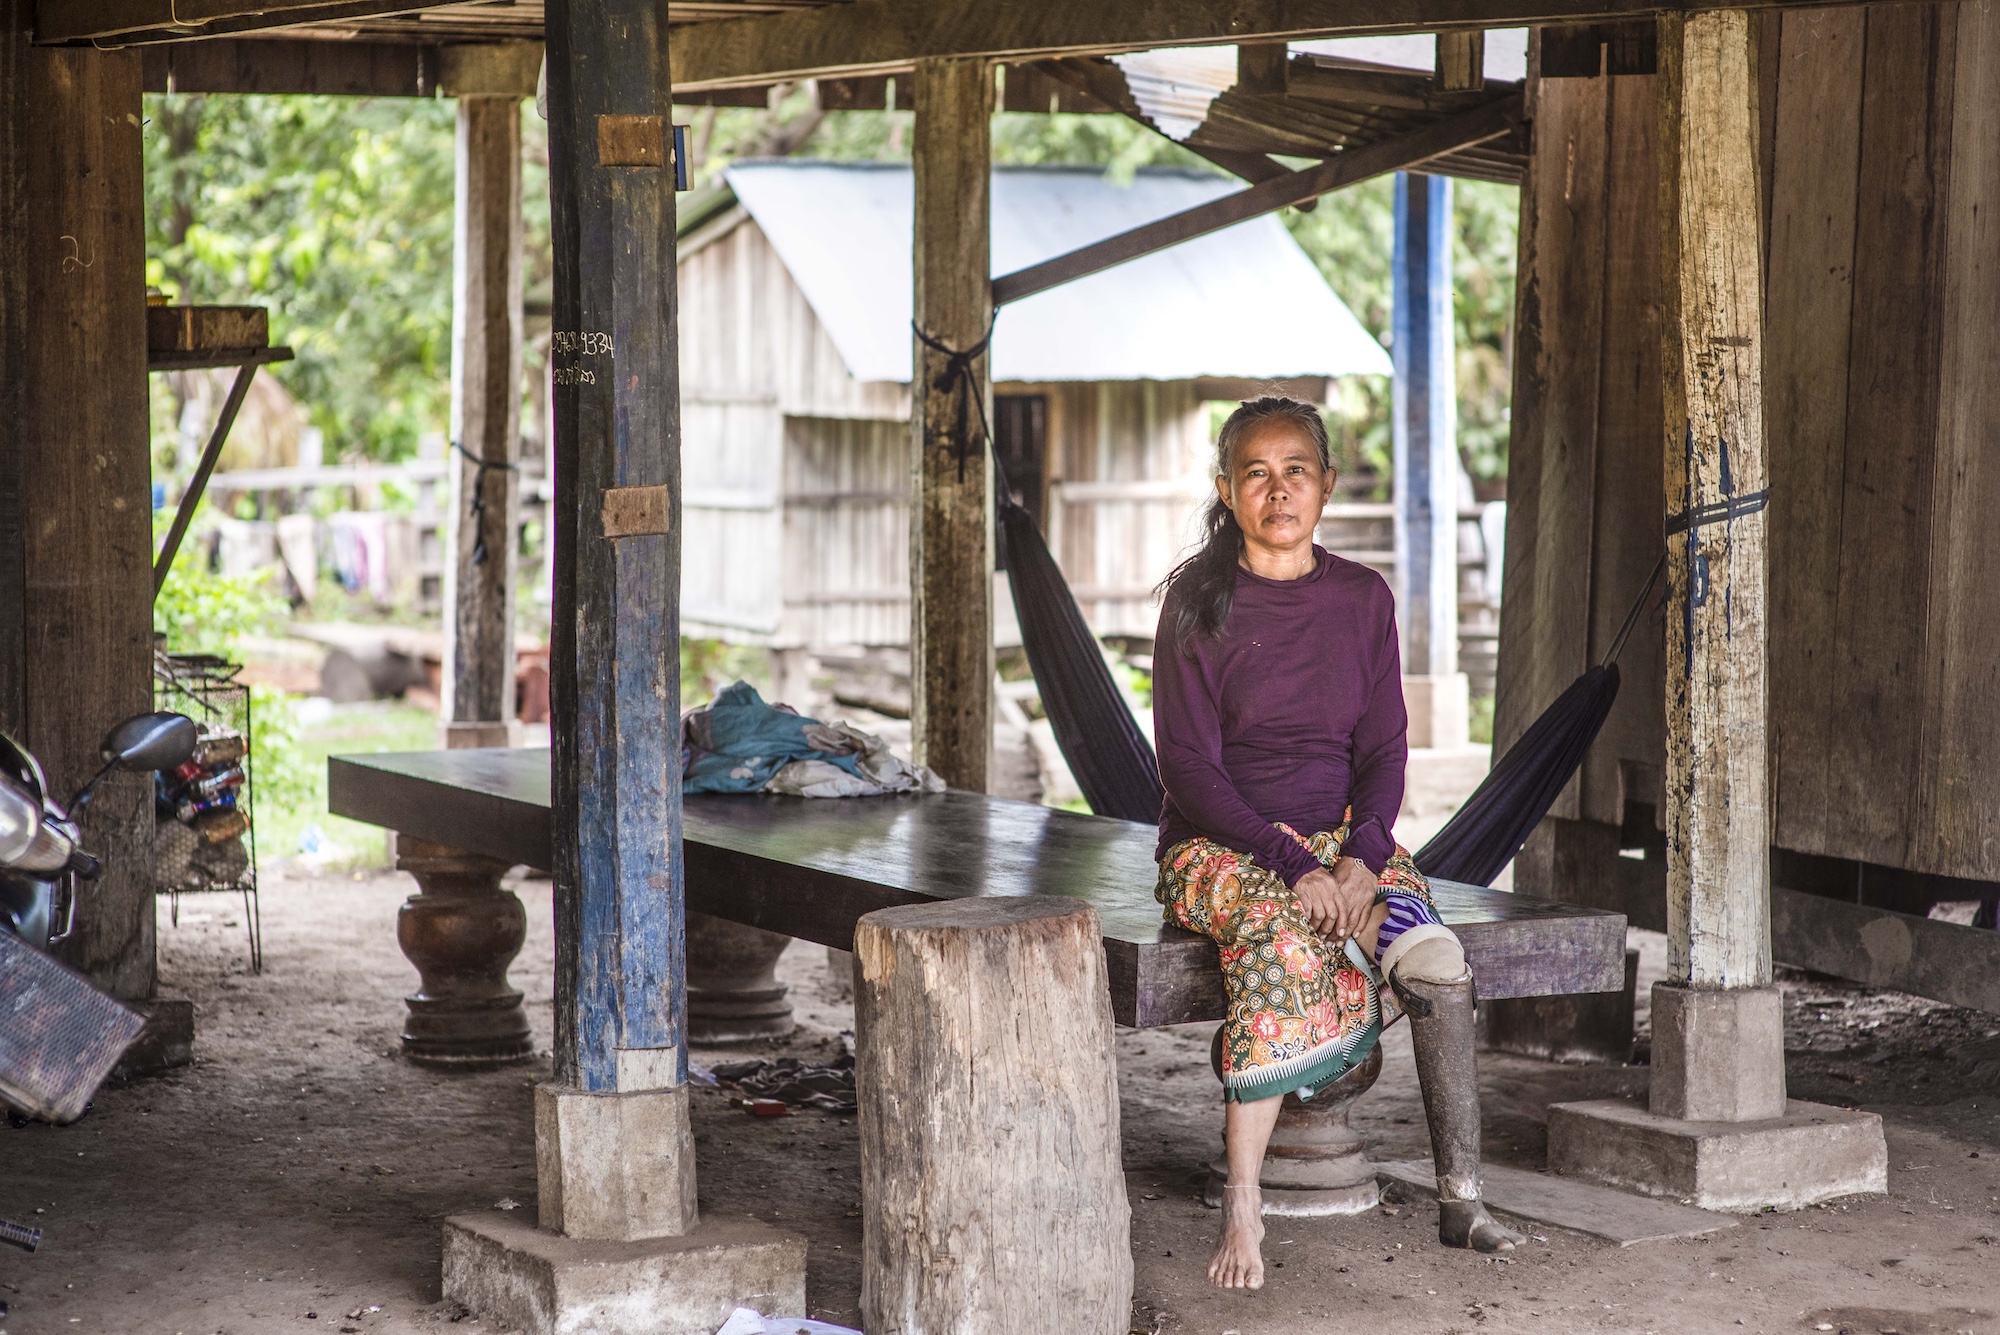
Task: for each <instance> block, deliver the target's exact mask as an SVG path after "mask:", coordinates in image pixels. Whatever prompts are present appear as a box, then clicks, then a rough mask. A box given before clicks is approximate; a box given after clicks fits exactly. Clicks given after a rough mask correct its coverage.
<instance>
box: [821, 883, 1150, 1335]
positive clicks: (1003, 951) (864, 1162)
mask: <svg viewBox="0 0 2000 1335" xmlns="http://www.w3.org/2000/svg"><path fill="white" fill-rule="evenodd" d="M854 957H855V981H854V991H855V1005H854V1010H855V1026H854V1027H855V1046H856V1072H855V1075H856V1084H857V1086H858V1090H859V1096H860V1119H861V1195H862V1267H861V1313H862V1324H863V1326H864V1328H865V1329H867V1330H871V1331H895V1332H898V1335H943V1333H944V1332H950V1333H951V1335H1046V1332H1049V1331H1063V1332H1065V1335H1125V1331H1126V1330H1127V1329H1128V1328H1129V1326H1130V1324H1131V1321H1130V1319H1131V1306H1132V1215H1131V1209H1130V1207H1129V1206H1128V1204H1127V1203H1126V1199H1125V1171H1124V1165H1123V1162H1122V1158H1121V1152H1120V1145H1119V1138H1118V1073H1117V1064H1116V1058H1115V1056H1114V1053H1113V1050H1112V1037H1113V1034H1112V1022H1111V998H1110V991H1109V988H1108V985H1107V977H1106V971H1105V964H1104V948H1103V944H1102V940H1101V934H1100V929H1099V926H1098V921H1097V914H1096V912H1095V911H1093V910H1092V909H1091V908H1090V907H1089V906H1088V905H1086V904H1082V903H1080V902H1078V901H1076V900H1071V899H1056V898H1043V897H1023V898H1005V899H961V900H952V901H946V902H941V903H933V904H918V905H910V906H908V907H903V908H892V909H881V910H878V911H876V912H874V913H870V914H867V915H866V916H864V917H863V918H862V919H861V920H860V922H859V923H858V924H857V925H856V927H855V933H854Z"/></svg>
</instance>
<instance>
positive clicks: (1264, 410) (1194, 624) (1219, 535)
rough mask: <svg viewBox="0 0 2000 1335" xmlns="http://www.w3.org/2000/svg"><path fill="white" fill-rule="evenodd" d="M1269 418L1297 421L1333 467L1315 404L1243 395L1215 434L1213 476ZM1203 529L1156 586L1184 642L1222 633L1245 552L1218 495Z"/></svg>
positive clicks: (1224, 470)
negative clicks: (1186, 554)
mask: <svg viewBox="0 0 2000 1335" xmlns="http://www.w3.org/2000/svg"><path fill="white" fill-rule="evenodd" d="M1273 420H1279V421H1287V422H1291V423H1293V424H1295V425H1296V426H1297V427H1298V428H1299V430H1301V431H1303V432H1305V434H1306V436H1307V438H1308V439H1310V440H1311V441H1312V443H1313V444H1314V445H1315V446H1317V447H1318V449H1319V462H1320V467H1322V468H1325V469H1328V470H1331V469H1332V468H1333V447H1332V445H1331V444H1330V443H1329V442H1328V441H1327V438H1326V423H1325V422H1324V421H1322V420H1321V418H1320V415H1319V409H1317V408H1315V407H1313V406H1312V405H1311V404H1310V403H1302V402H1300V401H1299V400H1297V399H1288V398H1284V397H1282V396H1280V395H1276V394H1267V395H1265V396H1264V397H1262V398H1257V399H1246V400H1245V401H1244V402H1243V403H1242V405H1241V406H1239V407H1238V408H1237V409H1236V411H1235V412H1233V413H1231V414H1229V420H1228V421H1226V422H1224V423H1223V424H1222V431H1221V433H1220V434H1219V435H1217V436H1216V438H1215V475H1216V476H1217V477H1222V478H1226V477H1228V476H1229V456H1230V453H1231V452H1232V451H1233V450H1234V449H1235V448H1236V442H1237V441H1239V440H1241V439H1242V438H1243V436H1244V434H1245V433H1246V432H1248V431H1249V430H1250V429H1251V428H1252V427H1255V426H1258V425H1260V424H1262V423H1264V422H1269V421H1273ZM1202 530H1203V533H1204V535H1205V536H1204V537H1203V538H1202V543H1201V547H1200V548H1199V549H1198V550H1196V552H1195V554H1194V555H1193V556H1190V557H1189V558H1188V559H1187V560H1185V561H1183V562H1181V563H1180V564H1179V565H1177V566H1175V567H1174V570H1173V573H1172V574H1170V575H1168V576H1167V577H1166V578H1165V579H1163V580H1161V581H1160V587H1159V588H1158V589H1157V590H1155V592H1157V593H1158V594H1159V595H1160V596H1161V598H1162V600H1163V601H1166V600H1171V608H1170V610H1171V612H1172V614H1173V626H1174V638H1175V640H1176V641H1177V642H1178V643H1180V644H1183V645H1188V644H1191V643H1192V642H1193V641H1194V638H1195V637H1196V636H1197V635H1205V636H1207V637H1208V638H1209V639H1211V640H1219V639H1221V638H1222V628H1223V626H1224V625H1225V624H1227V623H1228V621H1229V605H1230V603H1231V602H1233V601H1234V600H1235V597H1236V567H1237V563H1238V562H1239V561H1241V560H1242V557H1243V530H1242V529H1240V528H1238V527H1237V526H1236V516H1235V514H1233V513H1232V512H1231V511H1230V509H1229V507H1228V505H1226V504H1224V503H1223V500H1222V497H1220V496H1217V497H1215V498H1214V499H1213V500H1211V501H1210V502H1209V503H1208V513H1207V514H1205V515H1203V516H1202Z"/></svg>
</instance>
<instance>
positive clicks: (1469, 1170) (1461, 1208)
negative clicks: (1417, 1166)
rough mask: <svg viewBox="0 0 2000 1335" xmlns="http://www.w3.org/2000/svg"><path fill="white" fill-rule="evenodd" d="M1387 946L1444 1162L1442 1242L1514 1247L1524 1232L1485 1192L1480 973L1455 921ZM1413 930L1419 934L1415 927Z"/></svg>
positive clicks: (1434, 1140)
mask: <svg viewBox="0 0 2000 1335" xmlns="http://www.w3.org/2000/svg"><path fill="white" fill-rule="evenodd" d="M1420 930H1422V932H1423V935H1422V936H1420V937H1418V939H1416V940H1412V941H1410V943H1409V945H1408V946H1407V947H1406V948H1404V949H1402V950H1397V949H1396V948H1395V946H1401V945H1403V942H1402V941H1401V940H1399V941H1397V942H1396V943H1395V946H1391V947H1390V949H1389V951H1386V952H1384V956H1383V961H1382V962H1383V965H1384V966H1385V967H1384V969H1383V972H1384V973H1385V974H1386V975H1387V976H1388V979H1389V985H1390V986H1391V987H1392V988H1394V989H1395V993H1396V997H1397V999H1398V1000H1399V1001H1400V1002H1402V1005H1403V1011H1404V1013H1405V1014H1406V1015H1407V1016H1408V1017H1409V1021H1410V1042H1411V1045H1412V1046H1413V1047H1415V1049H1416V1054H1417V1080H1418V1082H1419V1083H1420V1084H1421V1085H1422V1087H1423V1091H1424V1118H1425V1120H1426V1121H1427V1122H1429V1123H1430V1130H1431V1155H1432V1157H1433V1158H1434V1159H1435V1161H1436V1163H1437V1186H1438V1215H1439V1218H1438V1241H1439V1242H1441V1243H1443V1244H1444V1245H1445V1246H1447V1247H1470V1248H1472V1250H1474V1251H1478V1252H1507V1251H1512V1250H1514V1248H1515V1247H1516V1246H1517V1245H1519V1244H1520V1243H1521V1242H1522V1241H1524V1239H1523V1238H1522V1237H1521V1235H1520V1234H1519V1233H1516V1232H1514V1231H1513V1230H1512V1229H1510V1228H1506V1227H1504V1226H1503V1225H1501V1224H1500V1223H1499V1222H1498V1221H1496V1220H1495V1219H1494V1218H1493V1216H1492V1215H1490V1214H1488V1213H1487V1212H1486V1205H1485V1203H1484V1202H1482V1201H1481V1200H1480V1199H1479V1069H1478V1064H1477V1061H1476V1058H1475V1055H1474V1043H1475V1038H1476V1036H1475V1034H1474V1032H1473V1015H1472V1010H1473V993H1472V973H1471V971H1470V970H1469V969H1467V968H1466V966H1465V951H1464V950H1463V949H1462V948H1461V947H1460V946H1459V944H1458V938H1457V937H1456V936H1453V935H1452V933H1451V931H1450V929H1449V928H1444V927H1437V928H1425V929H1420ZM1411 935H1414V933H1412V934H1411Z"/></svg>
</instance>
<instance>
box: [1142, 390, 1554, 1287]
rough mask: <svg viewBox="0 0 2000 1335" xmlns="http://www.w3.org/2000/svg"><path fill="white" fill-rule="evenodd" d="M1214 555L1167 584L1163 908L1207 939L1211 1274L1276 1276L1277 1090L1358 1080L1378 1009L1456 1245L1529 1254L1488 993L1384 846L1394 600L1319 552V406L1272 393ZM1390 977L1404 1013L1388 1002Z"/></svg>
mask: <svg viewBox="0 0 2000 1335" xmlns="http://www.w3.org/2000/svg"><path fill="white" fill-rule="evenodd" d="M1216 452H1217V460H1216V471H1217V474H1218V476H1217V478H1216V491H1217V493H1218V495H1217V499H1216V500H1215V501H1214V502H1213V504H1211V506H1210V507H1209V512H1208V516H1207V531H1208V537H1207V541H1206V542H1205V544H1204V545H1203V547H1202V549H1201V550H1200V551H1198V552H1197V553H1195V555H1193V556H1192V557H1190V558H1189V559H1188V560H1187V561H1186V562H1184V563H1183V564H1182V565H1181V566H1180V567H1179V568H1178V569H1177V570H1175V571H1174V573H1173V574H1172V575H1170V576H1168V577H1167V581H1166V584H1165V586H1164V587H1165V589H1166V597H1165V600H1164V602H1163V604H1162V606H1161V609H1160V629H1159V637H1158V641H1157V644H1156V646H1155V650H1154V656H1153V709H1154V726H1155V730H1156V734H1157V740H1158V748H1159V756H1160V777H1161V779H1162V781H1163V782H1164V783H1165V786H1166V790H1167V798H1166V802H1165V805H1164V807H1163V810H1162V812H1161V816H1160V844H1159V859H1160V881H1159V887H1158V890H1157V893H1158V895H1159V898H1160V902H1161V903H1162V904H1164V905H1165V906H1166V916H1167V919H1168V921H1170V922H1173V923H1177V924H1178V925H1180V926H1182V927H1186V928H1190V929H1192V930H1194V931H1197V932H1201V933H1203V934H1205V935H1207V936H1210V937H1212V938H1214V940H1215V942H1216V944H1217V945H1218V946H1219V947H1220V948H1221V954H1222V969H1223V975H1224V978H1225V980H1226V982H1227V986H1228V992H1229V1011H1228V1018H1227V1019H1225V1020H1224V1021H1223V1025H1222V1033H1221V1043H1220V1049H1221V1062H1220V1068H1221V1075H1222V1084H1223V1099H1224V1100H1225V1103H1226V1111H1225V1120H1224V1139H1225V1142H1226V1145H1227V1151H1228V1162H1229V1179H1228V1184H1227V1185H1226V1186H1225V1187H1224V1189H1223V1192H1222V1196H1223V1206H1222V1242H1221V1245H1220V1246H1218V1247H1217V1248H1216V1252H1215V1259H1214V1260H1213V1261H1211V1262H1210V1263H1209V1269H1208V1273H1209V1278H1210V1279H1212V1280H1213V1281H1214V1282H1215V1283H1217V1284H1220V1285H1222V1286H1224V1287H1228V1288H1242V1287H1247V1288H1253V1289H1254V1288H1257V1287H1259V1286H1261V1285H1262V1284H1263V1282H1264V1261H1263V1257H1262V1255H1261V1254H1260V1252H1259V1244H1260V1242H1261V1240H1262V1238H1263V1236H1264V1225H1263V1218H1262V1215H1263V1201H1262V1195H1261V1193H1260V1192H1259V1190H1258V1185H1257V1184H1258V1178H1259V1175H1260V1173H1261V1170H1262V1167H1263V1162H1264V1149H1265V1146H1266V1145H1267V1144H1268V1143H1269V1142H1270V1138H1271V1128H1272V1127H1273V1126H1274V1125H1275V1124H1276V1122H1277V1120H1278V1108H1279V1104H1280V1102H1281V1101H1282V1099H1283V1097H1284V1095H1286V1094H1289V1093H1297V1094H1298V1096H1299V1097H1300V1098H1302V1099H1305V1098H1311V1097H1312V1096H1313V1094H1315V1093H1316V1092H1318V1091H1320V1090H1323V1089H1325V1088H1326V1087H1327V1086H1328V1085H1330V1084H1332V1083H1333V1082H1334V1081H1335V1080H1338V1079H1339V1078H1340V1077H1341V1076H1342V1075H1344V1074H1345V1073H1346V1072H1348V1071H1349V1070H1351V1069H1352V1068H1353V1067H1355V1066H1357V1065H1359V1064H1360V1062H1361V1061H1362V1059H1364V1058H1365V1057H1367V1055H1368V1053H1369V1049H1371V1048H1372V1047H1373V1046H1374V1045H1375V1042H1376V1039H1377V1038H1378V1037H1379V1036H1380V1034H1381V1029H1382V1023H1383V1019H1384V1007H1385V1005H1388V1006H1394V1005H1396V1002H1397V1000H1398V999H1400V1001H1401V1009H1402V1010H1404V1011H1405V1012H1407V1013H1408V1014H1409V1016H1410V1018H1411V1025H1410V1028H1411V1038H1412V1041H1413V1044H1414V1046H1415V1048H1416V1056H1417V1073H1418V1077H1419V1079H1420V1080H1421V1082H1422V1085H1423V1095H1424V1110H1425V1113H1426V1115H1427V1120H1428V1121H1429V1123H1430V1133H1431V1145H1432V1149H1433V1152H1434V1154H1435V1157H1436V1162H1437V1174H1438V1200H1439V1202H1440V1213H1441V1216H1442V1218H1441V1220H1440V1222H1439V1225H1438V1239H1439V1241H1441V1242H1443V1243H1444V1244H1445V1245H1446V1246H1449V1247H1472V1248H1475V1249H1477V1250H1479V1251H1483V1252H1493V1251H1508V1250H1511V1249H1512V1248H1513V1247H1514V1246H1515V1244H1517V1243H1518V1242H1520V1240H1521V1237H1520V1235H1519V1234H1518V1233H1514V1232H1512V1231H1510V1230H1508V1229H1506V1228H1503V1227H1502V1226H1501V1225H1500V1224H1498V1223H1496V1222H1495V1221H1494V1220H1493V1218H1492V1217H1491V1216H1490V1215H1488V1214H1487V1213H1486V1207H1485V1206H1484V1205H1483V1204H1481V1202H1480V1199H1479V1089H1478V1084H1477V1079H1476V1072H1475V1070H1474V1064H1473V1026H1472V1018H1473V1016H1472V1008H1473V993H1472V976H1471V973H1470V972H1469V971H1468V970H1467V968H1466V964H1465V953H1464V951H1463V950H1462V949H1460V947H1459V943H1458V938H1457V937H1456V936H1454V935H1453V934H1452V932H1451V929H1450V928H1448V927H1445V926H1444V925H1443V924H1441V923H1440V922H1439V921H1438V917H1437V912H1436V910H1435V908H1434V907H1433V906H1432V904H1431V898H1430V887H1429V885H1428V884H1427V883H1426V882H1425V880H1424V878H1423V874H1422V873H1421V872H1419V871H1418V870H1417V869H1416V866H1415V865H1414V864H1413V863H1412V862H1411V861H1410V857H1409V854H1407V853H1405V852H1404V851H1403V850H1402V849H1401V848H1398V847H1397V846H1396V844H1395V841H1394V840H1393V839H1392V838H1391V836H1390V830H1391V829H1392V827H1393V826H1394V823H1395V819H1396V813H1397V812H1398V810H1399V809H1400V808H1401V806H1402V802H1403V770H1404V765H1405V763H1406V761H1407V759H1408V745H1407V742H1406V740H1405V736H1404V734H1405V731H1406V729H1407V726H1408V719H1407V717H1406V716H1405V714H1404V709H1403V682H1402V663H1401V656H1400V654H1399V652H1398V650H1397V644H1396V609H1395V599H1394V597H1393V595H1391V593H1390V592H1389V587H1388V585H1387V584H1385V583H1384V582H1383V580H1382V577H1381V576H1380V575H1378V574H1376V573H1375V572H1374V571H1372V570H1370V569H1368V568H1367V567H1366V566H1361V565H1356V564H1355V563H1353V562H1351V561H1345V560H1342V559H1341V558H1339V557H1337V556H1333V555H1330V554H1329V553H1327V552H1326V551H1325V550H1323V549H1322V548H1320V547H1318V546H1316V545H1315V544H1314V543H1313V540H1312V538H1313V529H1314V527H1315V526H1316V525H1317V524H1318V522H1319V516H1320V511H1321V510H1322V508H1323V507H1324V506H1325V505H1326V502H1327V498H1328V497H1329V496H1331V495H1332V494H1333V484H1334V480H1335V477H1336V474H1335V471H1334V468H1333V462H1332V459H1331V457H1330V455H1329V452H1328V448H1327V437H1326V427H1325V425H1324V424H1323V423H1322V422H1321V420H1320V416H1319V413H1318V411H1317V410H1316V409H1314V408H1313V407H1312V406H1311V405H1310V404H1305V403H1300V402H1297V401H1295V400H1292V399H1283V398H1261V399H1255V400H1252V401H1251V402H1248V403H1245V404H1244V405H1243V406H1242V407H1240V408H1238V409H1237V410H1236V411H1235V412H1234V413H1233V414H1231V415H1230V418H1229V420H1228V422H1227V423H1226V424H1224V426H1223V428H1222V435H1221V439H1220V440H1219V441H1218V442H1217V451H1216ZM1378 978H1380V979H1386V980H1389V983H1388V986H1389V987H1390V988H1391V990H1392V992H1393V993H1394V996H1393V997H1391V998H1384V997H1382V996H1381V995H1379V994H1378V981H1377V979H1378Z"/></svg>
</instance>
